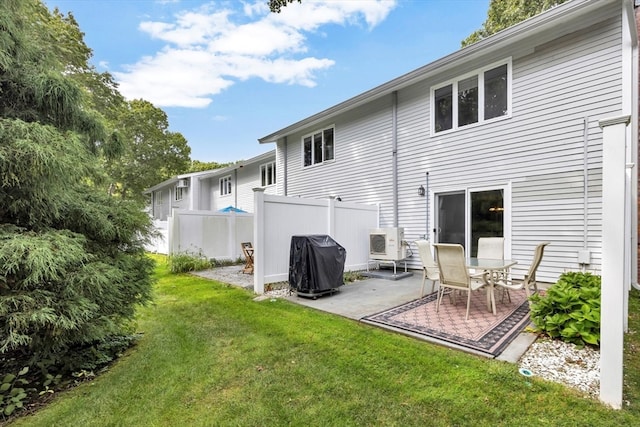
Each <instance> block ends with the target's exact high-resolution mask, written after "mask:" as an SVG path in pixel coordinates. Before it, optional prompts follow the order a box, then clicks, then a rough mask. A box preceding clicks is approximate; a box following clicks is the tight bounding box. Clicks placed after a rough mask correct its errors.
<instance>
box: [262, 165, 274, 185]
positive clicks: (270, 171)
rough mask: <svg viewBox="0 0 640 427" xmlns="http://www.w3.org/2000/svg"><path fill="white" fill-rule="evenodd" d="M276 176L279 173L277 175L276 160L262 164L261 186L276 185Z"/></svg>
mask: <svg viewBox="0 0 640 427" xmlns="http://www.w3.org/2000/svg"><path fill="white" fill-rule="evenodd" d="M263 171H264V172H263ZM276 177H277V175H276V161H275V160H274V161H271V162H267V163H264V164H262V165H260V186H261V187H272V186H274V185H276V182H277V178H276ZM269 178H271V183H269Z"/></svg>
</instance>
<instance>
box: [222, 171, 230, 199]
mask: <svg viewBox="0 0 640 427" xmlns="http://www.w3.org/2000/svg"><path fill="white" fill-rule="evenodd" d="M229 194H231V175H228V176H225V177H222V178H220V195H221V196H228V195H229Z"/></svg>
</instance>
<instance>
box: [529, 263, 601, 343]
mask: <svg viewBox="0 0 640 427" xmlns="http://www.w3.org/2000/svg"><path fill="white" fill-rule="evenodd" d="M600 287H601V280H600V276H597V275H594V274H591V273H583V272H567V273H563V274H562V275H560V278H559V279H558V282H557V283H555V284H554V285H553V286H551V287H550V288H549V289H548V290H547V292H546V295H544V296H542V295H540V294H537V295H533V296H532V297H531V320H532V321H533V323H534V324H535V326H536V330H537V331H538V332H541V333H543V334H545V335H548V336H549V337H551V338H555V339H560V340H562V341H565V342H570V343H573V344H576V345H578V346H584V345H586V344H588V345H593V346H599V345H600V291H601V289H600Z"/></svg>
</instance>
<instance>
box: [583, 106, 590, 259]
mask: <svg viewBox="0 0 640 427" xmlns="http://www.w3.org/2000/svg"><path fill="white" fill-rule="evenodd" d="M582 140H583V149H584V153H583V155H584V161H583V162H582V179H583V182H584V189H583V190H584V195H583V197H584V200H583V203H584V208H583V209H582V216H583V221H584V226H583V233H584V234H583V237H582V242H583V246H582V249H583V251H584V252H583V254H584V255H583V256H584V257H585V258H582V261H583V263H582V271H585V270H586V265H587V263H588V262H584V261H589V260H587V259H586V257H588V255H587V254H588V253H589V249H588V244H587V239H588V238H589V233H588V231H589V215H588V212H589V165H588V161H589V118H588V117H585V118H584V122H583V135H582Z"/></svg>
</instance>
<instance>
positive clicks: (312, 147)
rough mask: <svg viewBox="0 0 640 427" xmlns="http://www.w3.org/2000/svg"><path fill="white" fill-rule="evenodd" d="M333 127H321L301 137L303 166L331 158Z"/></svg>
mask: <svg viewBox="0 0 640 427" xmlns="http://www.w3.org/2000/svg"><path fill="white" fill-rule="evenodd" d="M333 134H334V129H333V127H330V128H327V129H322V130H319V131H316V132H314V133H312V134H311V135H306V136H304V137H303V138H302V152H303V159H304V166H312V165H317V164H321V163H324V162H328V161H330V160H333V158H334V157H333V149H334V139H333Z"/></svg>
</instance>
